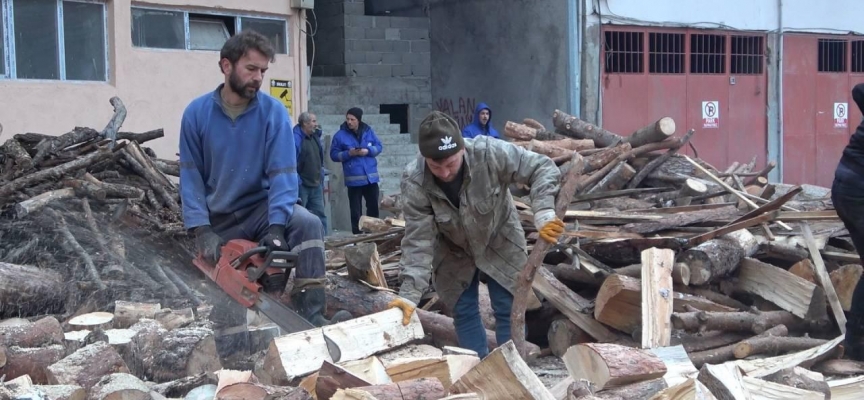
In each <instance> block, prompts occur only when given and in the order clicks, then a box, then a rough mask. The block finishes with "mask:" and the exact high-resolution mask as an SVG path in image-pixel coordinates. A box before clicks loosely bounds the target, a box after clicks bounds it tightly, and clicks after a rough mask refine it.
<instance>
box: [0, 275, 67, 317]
mask: <svg viewBox="0 0 864 400" xmlns="http://www.w3.org/2000/svg"><path fill="white" fill-rule="evenodd" d="M66 293H67V290H66V283H65V281H64V279H63V277H62V276H61V275H60V274H59V273H57V272H55V271H52V270H49V269H42V268H38V267H34V266H29V265H17V264H9V263H5V262H0V318H9V317H12V316H15V317H21V316H34V315H40V314H51V313H60V312H62V311H63V310H64V307H65V302H66Z"/></svg>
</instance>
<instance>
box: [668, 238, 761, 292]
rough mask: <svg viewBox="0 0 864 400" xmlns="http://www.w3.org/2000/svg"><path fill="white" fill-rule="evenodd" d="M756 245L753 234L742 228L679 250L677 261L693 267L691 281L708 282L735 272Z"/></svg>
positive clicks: (703, 283) (695, 282) (702, 283)
mask: <svg viewBox="0 0 864 400" xmlns="http://www.w3.org/2000/svg"><path fill="white" fill-rule="evenodd" d="M756 249H757V243H756V241H755V240H753V235H752V234H750V232H749V231H747V230H744V229H742V230H740V231H735V232H732V233H728V234H726V235H723V236H721V237H719V238H716V239H712V240H709V241H707V242H705V243H702V244H700V245H698V246H696V247H693V248H690V249H687V250H685V251H684V252H682V253H679V254H678V256H677V257H676V259H675V262H683V263H685V264H687V265H688V266H689V267H690V284H691V285H705V284H708V283H710V282H711V281H713V280H715V279H717V278H721V277H723V276H726V275H728V274H730V273H731V272H733V271H734V270H735V269H736V268H737V267H738V264H740V263H741V260H742V259H743V258H744V257H749V256H750V255H752V254H753V253H755V252H756Z"/></svg>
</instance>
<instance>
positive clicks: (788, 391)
mask: <svg viewBox="0 0 864 400" xmlns="http://www.w3.org/2000/svg"><path fill="white" fill-rule="evenodd" d="M743 381H744V385H745V387H746V388H747V391H748V392H750V394H751V395H752V396H753V398H754V399H771V400H775V399H776V400H780V399H796V400H824V399H825V395H824V394H822V393H819V392H813V391H810V390H803V389H797V388H794V387H791V386H786V385H781V384H779V383H774V382H768V381H764V380H762V379H759V378H755V377H750V376H746V375H745V376H744V379H743Z"/></svg>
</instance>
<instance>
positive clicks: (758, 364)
mask: <svg viewBox="0 0 864 400" xmlns="http://www.w3.org/2000/svg"><path fill="white" fill-rule="evenodd" d="M845 337H846V336H845V335H840V336H837V337H836V338H835V339H833V340H831V341H830V342H828V343H825V344H823V345H821V346H819V347H814V348H812V349H809V350H804V351H799V352H797V353H792V354H786V355H782V356H777V357H769V358H761V359H754V360H738V361H735V365H737V366H738V368H741V372H742V373H744V374H745V375H747V376H751V377H754V378H761V377H764V376H768V375H771V374H773V373H775V372H777V371H780V370H783V369H786V368H793V367H797V366H798V365H800V364H801V363H803V362H805V361H810V360H812V359H814V358H816V357H819V356H821V355H823V354H825V353H827V352H829V351H831V350H833V349H834V348H835V347H837V345H838V344H840V343H841V342H842V341H843V339H844V338H845Z"/></svg>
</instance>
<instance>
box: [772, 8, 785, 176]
mask: <svg viewBox="0 0 864 400" xmlns="http://www.w3.org/2000/svg"><path fill="white" fill-rule="evenodd" d="M777 25H778V28H779V30H780V32H779V37H778V40H779V41H780V46H779V47H780V51H779V52H778V57H777V58H778V59H777V109H778V113H777V115H778V120H779V121H777V128H778V129H777V142H778V146H777V148H778V153H777V168H775V169H774V170H773V171H771V173H770V174H769V175H768V178H769V179H771V180H772V181H775V182H783V165H784V160H783V108H784V107H783V106H784V102H783V0H777Z"/></svg>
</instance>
